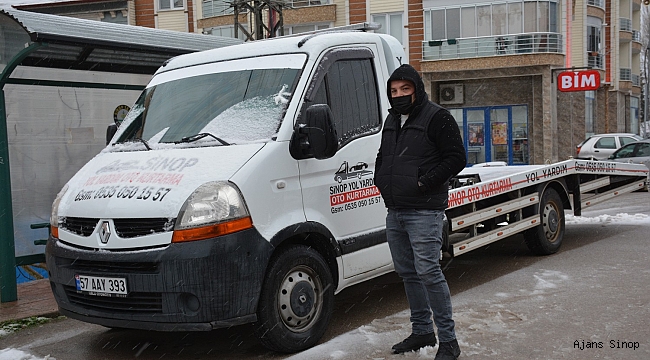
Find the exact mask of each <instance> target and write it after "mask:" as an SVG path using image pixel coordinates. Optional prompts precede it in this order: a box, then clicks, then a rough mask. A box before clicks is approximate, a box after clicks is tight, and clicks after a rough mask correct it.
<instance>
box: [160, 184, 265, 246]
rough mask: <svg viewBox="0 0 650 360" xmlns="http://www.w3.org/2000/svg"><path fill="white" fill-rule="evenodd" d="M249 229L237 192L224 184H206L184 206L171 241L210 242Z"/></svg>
mask: <svg viewBox="0 0 650 360" xmlns="http://www.w3.org/2000/svg"><path fill="white" fill-rule="evenodd" d="M252 227H253V222H252V220H251V217H250V215H249V213H248V209H247V208H246V204H245V203H244V199H243V198H242V196H241V193H240V192H239V189H237V188H236V187H235V185H234V184H232V183H229V182H226V181H215V182H209V183H205V184H203V185H201V186H199V188H198V189H196V191H194V193H193V194H192V195H190V196H189V197H188V198H187V200H186V201H185V204H183V207H182V208H181V211H180V213H179V214H178V219H177V220H176V225H175V227H174V234H173V236H172V242H183V241H193V240H203V239H209V238H214V237H217V236H221V235H226V234H230V233H233V232H237V231H241V230H245V229H250V228H252Z"/></svg>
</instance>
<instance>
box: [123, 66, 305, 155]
mask: <svg viewBox="0 0 650 360" xmlns="http://www.w3.org/2000/svg"><path fill="white" fill-rule="evenodd" d="M285 56H286V55H285ZM294 56H295V55H294ZM301 59H302V62H300V64H301V65H300V66H302V63H304V59H303V58H301ZM258 61H259V62H258V64H260V63H261V64H265V65H263V66H265V67H264V68H258V69H255V68H252V69H251V68H249V67H248V66H246V64H244V65H243V66H242V65H241V64H240V63H238V62H234V61H233V62H231V63H235V64H236V65H237V66H233V65H232V64H230V65H228V63H226V64H225V65H223V66H221V68H227V69H228V71H219V69H220V67H219V64H216V65H215V64H212V65H211V67H210V68H209V69H201V70H199V71H196V70H192V71H193V72H192V71H189V70H183V69H181V70H174V71H177V72H178V71H185V72H186V74H187V73H189V74H190V75H193V76H187V75H183V76H175V77H170V78H171V80H169V81H164V82H160V83H158V84H155V85H153V86H150V87H148V88H147V89H145V91H144V92H143V93H142V94H141V95H140V98H139V99H138V100H137V102H136V104H135V105H134V107H133V109H132V110H131V111H130V112H129V114H128V115H127V117H126V118H125V120H124V122H123V124H122V126H121V127H126V128H125V130H124V131H123V132H122V133H121V135H120V136H119V138H118V140H117V143H124V142H129V143H132V142H140V143H142V141H141V140H144V141H145V142H146V144H148V145H149V146H151V147H152V148H155V146H156V145H157V144H167V146H169V144H177V143H188V144H189V143H192V145H191V146H199V145H200V146H205V145H210V146H224V145H230V144H237V143H248V142H259V141H269V140H271V139H272V137H273V136H274V135H275V134H276V133H277V131H278V128H279V126H280V123H281V121H282V117H283V115H284V111H285V109H286V106H287V103H288V102H289V100H290V97H291V94H292V93H293V91H294V88H295V86H296V83H297V78H298V74H299V72H300V68H296V66H295V64H296V63H298V62H296V61H293V62H292V65H293V66H294V67H293V68H286V67H282V65H281V64H280V63H281V62H279V61H277V60H276V61H275V62H274V61H269V62H266V63H265V61H264V60H260V59H258ZM274 63H275V64H277V65H278V66H277V67H271V65H269V64H274ZM204 67H205V66H204ZM237 67H240V69H237ZM241 67H243V68H241ZM199 68H201V66H199ZM197 72H198V74H197ZM163 75H165V74H164V73H163ZM154 79H155V78H154ZM196 144H199V145H196ZM139 146H141V147H142V145H139ZM186 146H189V145H186Z"/></svg>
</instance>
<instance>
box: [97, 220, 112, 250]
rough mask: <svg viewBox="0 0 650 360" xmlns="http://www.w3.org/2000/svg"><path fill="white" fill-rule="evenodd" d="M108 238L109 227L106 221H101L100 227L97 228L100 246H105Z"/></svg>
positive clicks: (109, 233)
mask: <svg viewBox="0 0 650 360" xmlns="http://www.w3.org/2000/svg"><path fill="white" fill-rule="evenodd" d="M110 237H111V226H110V225H109V223H108V221H102V226H100V227H99V240H101V242H102V244H107V243H108V239H109V238H110Z"/></svg>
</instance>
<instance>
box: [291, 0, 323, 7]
mask: <svg viewBox="0 0 650 360" xmlns="http://www.w3.org/2000/svg"><path fill="white" fill-rule="evenodd" d="M285 3H286V5H288V6H290V7H295V8H297V7H307V6H316V5H327V4H329V0H291V1H286V2H285Z"/></svg>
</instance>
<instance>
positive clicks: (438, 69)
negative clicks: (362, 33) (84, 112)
mask: <svg viewBox="0 0 650 360" xmlns="http://www.w3.org/2000/svg"><path fill="white" fill-rule="evenodd" d="M641 1H642V0H571V1H568V0H500V1H493V2H485V3H476V2H475V1H471V0H445V1H439V0H289V1H270V2H269V3H270V4H274V5H277V6H280V7H281V8H282V11H281V14H280V13H279V12H277V11H268V8H267V11H265V12H264V15H263V18H262V21H263V22H264V24H265V25H266V27H267V28H273V25H274V24H277V23H278V21H282V24H283V27H282V29H283V32H284V34H295V33H301V32H306V31H313V30H319V29H325V28H330V27H336V26H343V25H349V24H355V23H361V22H367V21H372V22H377V23H380V24H382V29H381V30H379V31H380V32H383V33H388V34H391V35H393V36H395V37H396V38H397V39H398V40H400V42H402V44H403V45H404V49H405V52H406V54H407V61H408V62H409V63H410V64H412V65H413V66H414V67H415V68H416V69H418V70H419V71H420V72H421V73H422V76H423V78H424V80H425V85H426V86H427V92H428V93H429V96H430V98H431V99H432V100H434V101H436V102H438V103H440V104H441V105H443V106H445V107H447V108H448V109H449V110H450V111H451V112H452V114H453V115H454V116H455V118H456V120H457V122H458V125H459V126H460V127H461V129H462V132H463V139H464V141H465V146H466V149H467V155H468V160H469V163H470V164H474V163H480V162H488V161H504V162H507V163H508V164H511V165H518V164H541V163H545V162H548V161H551V162H554V161H559V160H564V159H567V158H569V157H570V156H573V155H575V147H576V145H578V144H579V143H580V142H581V141H582V140H584V139H585V138H586V137H587V136H589V135H591V134H595V133H606V132H632V133H637V134H638V133H639V123H640V119H639V114H640V111H639V108H640V104H641V103H642V101H641V83H640V78H641V76H640V75H641V52H642V48H643V45H642V41H641V40H642V39H641V34H640V29H641V6H642V3H641ZM241 2H245V1H243V0H241ZM232 4H233V1H230V0H200V1H199V0H121V1H120V0H118V1H106V0H101V1H89V0H81V1H71V2H67V3H50V4H48V5H30V6H25V7H24V9H25V10H32V11H50V12H52V13H58V14H60V15H69V16H80V17H81V16H84V17H88V16H94V17H95V18H96V19H98V20H101V21H117V20H119V21H127V23H128V24H132V25H139V26H148V27H155V28H161V29H168V30H178V31H189V32H200V33H204V34H208V35H219V36H230V37H234V36H238V37H239V38H242V39H246V36H245V34H244V32H243V31H241V30H240V29H246V30H247V31H248V32H249V33H250V32H252V28H253V26H254V24H253V22H254V21H255V20H254V18H253V17H252V14H251V13H250V12H240V13H239V15H238V19H237V23H239V24H240V25H241V27H240V28H237V29H236V27H235V18H234V8H233V6H232ZM75 6H76V8H75ZM75 9H76V10H75ZM120 9H121V10H120ZM81 10H83V11H81ZM114 14H116V15H115V16H114ZM119 14H121V15H119ZM280 15H281V16H280ZM111 19H112V20H111ZM116 19H117V20H116ZM273 35H280V34H279V33H276V34H273ZM264 36H271V35H270V34H268V33H266V35H264ZM585 69H595V70H597V71H598V72H599V73H600V78H601V84H600V87H599V88H598V89H597V90H593V91H578V92H561V91H558V90H557V88H558V86H557V85H558V84H557V76H558V74H559V73H560V72H562V71H580V70H585Z"/></svg>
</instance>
